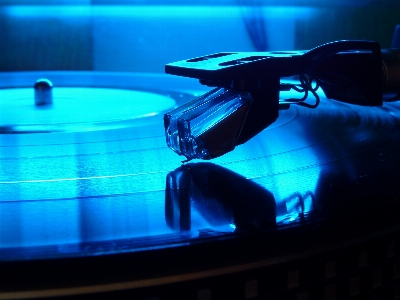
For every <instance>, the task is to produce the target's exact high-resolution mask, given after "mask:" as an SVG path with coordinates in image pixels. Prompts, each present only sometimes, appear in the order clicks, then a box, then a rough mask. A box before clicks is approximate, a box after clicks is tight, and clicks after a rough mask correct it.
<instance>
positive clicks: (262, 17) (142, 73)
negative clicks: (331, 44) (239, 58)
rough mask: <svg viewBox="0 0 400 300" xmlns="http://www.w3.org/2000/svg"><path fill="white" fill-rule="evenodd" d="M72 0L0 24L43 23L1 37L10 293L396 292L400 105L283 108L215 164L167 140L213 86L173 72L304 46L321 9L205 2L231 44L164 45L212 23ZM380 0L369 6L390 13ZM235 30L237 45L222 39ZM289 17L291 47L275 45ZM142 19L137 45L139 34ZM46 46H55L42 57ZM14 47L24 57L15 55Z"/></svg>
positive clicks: (1, 204)
mask: <svg viewBox="0 0 400 300" xmlns="http://www.w3.org/2000/svg"><path fill="white" fill-rule="evenodd" d="M67 2H68V1H66V2H65V3H63V4H61V5H59V3H55V4H52V5H49V4H48V3H47V2H46V1H42V2H40V1H39V2H38V4H40V5H39V6H30V7H28V6H25V5H24V4H26V3H24V1H20V2H19V1H16V2H12V3H11V2H8V1H0V14H1V16H4V18H0V20H1V21H0V26H8V28H11V29H14V30H18V28H19V26H21V23H20V22H23V23H22V24H25V25H26V24H29V25H30V26H29V27H25V29H24V30H21V31H20V32H19V33H20V35H21V36H22V37H24V38H21V39H17V38H15V37H11V35H10V34H9V33H8V32H6V33H2V34H4V35H5V37H6V39H5V40H6V41H7V42H6V43H5V44H3V46H0V49H2V51H4V53H5V55H4V56H3V57H5V58H6V59H1V58H0V66H1V73H0V270H1V271H0V299H20V298H57V297H70V298H73V297H88V298H90V297H92V298H97V297H99V296H104V295H105V296H109V297H115V298H117V297H118V298H128V297H129V298H132V297H134V298H136V299H177V298H179V299H353V298H354V299H368V298H371V299H379V297H380V298H382V299H398V298H399V297H400V281H399V280H400V261H399V247H400V244H399V242H400V241H399V230H400V223H399V218H398V211H399V208H400V201H399V198H400V189H399V183H400V174H399V171H398V169H399V166H400V156H399V155H398V153H400V102H386V103H384V104H383V105H382V106H377V107H367V106H358V105H354V104H348V103H344V102H339V101H335V100H330V99H327V97H326V95H325V94H324V92H323V91H322V90H321V89H319V90H317V91H316V94H317V96H318V97H319V98H320V104H319V106H318V107H317V108H316V109H310V108H308V107H303V106H296V105H291V107H290V108H289V109H284V110H280V111H279V117H278V118H277V119H276V121H275V122H273V123H272V124H271V125H270V126H268V127H267V128H266V129H264V130H261V131H260V132H259V133H258V134H257V135H255V136H254V137H252V138H251V139H249V140H248V141H247V142H245V143H242V144H241V145H238V146H237V147H236V148H235V149H234V150H233V151H230V152H228V153H226V154H224V155H220V156H218V157H216V158H213V159H212V160H207V161H202V160H198V159H194V160H192V161H190V162H188V163H184V164H182V158H181V157H179V156H178V155H177V154H176V153H174V152H173V151H171V150H170V149H169V148H168V147H167V144H166V138H165V130H164V127H163V117H164V114H166V113H167V112H169V111H171V110H173V109H174V108H176V107H178V106H181V105H183V104H185V103H187V102H188V101H190V100H192V99H193V98H195V97H197V96H200V95H202V94H204V93H206V92H208V91H210V90H211V88H210V87H208V86H204V85H200V84H199V83H198V82H197V81H196V80H194V79H189V78H185V77H177V76H171V75H166V74H163V73H161V72H160V70H158V68H159V67H160V66H161V69H162V68H163V66H164V65H165V64H167V63H170V62H172V61H178V60H181V59H188V58H190V57H200V56H204V55H207V54H209V53H217V52H220V51H231V48H233V47H236V49H235V51H238V52H240V51H266V50H268V51H274V50H278V49H276V47H282V46H283V48H281V49H280V50H282V49H286V50H291V48H293V49H294V48H298V46H299V47H300V46H303V44H302V43H304V41H303V42H302V41H300V42H298V43H299V44H296V45H295V43H296V36H295V35H294V32H300V31H301V30H302V29H304V28H305V27H307V26H309V23H308V22H311V21H313V22H314V21H315V18H316V16H318V15H320V14H324V13H325V10H324V8H321V7H319V6H318V4H314V6H312V4H313V3H311V2H310V7H308V8H305V7H302V8H299V7H294V6H290V5H286V4H284V5H285V6H287V7H286V12H287V14H288V15H287V16H286V17H288V18H289V17H290V18H292V19H293V18H294V16H295V15H296V17H295V18H294V19H295V20H294V21H293V20H292V21H289V20H288V19H285V15H284V14H281V17H280V18H277V17H276V14H278V12H281V10H280V9H282V8H281V7H280V8H279V7H278V8H276V7H274V6H264V5H262V3H261V2H260V3H259V2H257V3H255V2H254V3H253V2H251V3H250V2H249V3H247V2H246V3H240V4H241V6H240V5H239V6H233V5H227V4H226V3H223V1H221V3H219V4H220V5H219V6H218V7H216V8H212V7H211V6H210V5H211V4H210V5H205V4H197V9H198V15H197V16H198V17H199V18H200V17H201V19H202V20H203V21H204V19H206V17H205V15H208V20H209V22H210V24H213V22H217V21H216V19H218V17H220V16H218V13H219V14H220V13H221V12H222V11H227V13H226V14H225V15H223V16H224V18H225V19H226V20H225V21H226V23H225V25H226V27H224V26H222V27H223V28H222V29H221V31H218V30H216V32H215V33H214V34H210V39H211V40H212V39H216V40H218V39H219V41H220V42H219V43H216V44H215V45H216V46H215V47H214V48H212V44H213V43H209V44H207V45H203V46H202V48H200V49H199V48H198V47H196V45H193V47H190V46H188V47H186V48H185V47H182V49H181V50H179V51H177V50H176V51H166V49H167V45H166V44H167V42H171V41H172V42H173V41H174V38H172V37H170V38H169V39H168V35H162V36H161V37H160V36H157V32H158V31H157V30H155V29H157V28H158V29H160V28H159V27H157V26H160V27H163V26H164V29H166V31H168V32H169V34H172V35H173V33H174V30H177V27H179V26H178V25H179V24H191V25H192V26H195V25H196V26H197V25H198V26H200V28H201V26H205V25H204V24H203V23H201V24H203V25H199V23H196V22H199V20H193V15H191V14H193V12H192V11H193V8H192V7H190V6H189V4H187V3H184V5H179V6H176V5H177V4H176V3H174V2H173V1H170V2H168V4H167V6H165V5H164V6H163V5H160V4H159V3H155V2H154V3H152V5H148V6H147V5H144V4H143V3H139V4H137V3H135V1H132V3H131V2H129V3H127V2H126V3H125V2H124V1H119V2H118V3H115V4H116V5H115V6H107V5H104V4H106V2H107V1H92V2H91V5H89V4H88V3H82V6H72V5H70V3H67ZM239 2H240V1H239ZM71 3H72V2H71ZM113 3H114V2H113ZM168 5H170V6H171V7H168ZM224 5H227V6H226V7H225V6H224ZM343 5H346V4H338V7H336V8H335V7H334V8H332V9H333V11H339V10H340V11H341V10H343V9H344V8H343ZM374 5H375V4H373V3H368V5H367V8H366V9H367V10H370V11H374V10H378V11H380V12H382V11H384V8H383V7H378V8H376V7H374ZM394 5H395V4H394ZM175 6H176V7H175ZM173 8H175V9H173ZM212 9H215V11H214V14H210V11H212ZM296 9H298V10H296ZM345 9H346V11H347V12H346V13H345V14H350V13H354V12H356V11H358V9H361V8H360V7H358V6H357V5H355V7H346V8H345ZM61 11H63V14H60V12H61ZM155 11H157V12H158V13H159V16H163V18H160V19H159V22H161V25H156V24H157V22H154V19H153V17H154V16H155ZM177 12H179V16H178V17H179V18H181V19H180V20H179V22H178V23H174V22H172V21H171V20H172V19H175V18H177ZM189 12H190V13H189ZM274 12H275V13H276V14H275V15H274ZM298 12H302V14H298ZM186 14H187V15H186ZM202 14H203V15H202ZM272 15H274V16H275V17H271V16H272ZM185 16H186V17H185ZM238 20H240V22H239V21H238ZM387 23H388V25H387V26H391V29H390V33H392V29H393V26H392V25H393V24H389V23H390V21H387ZM40 24H47V25H49V24H53V25H54V24H56V25H57V26H58V28H59V32H58V33H55V32H54V31H52V30H51V29H49V28H45V30H43V31H40V30H38V29H40V28H41V29H43V27H40V26H41V25H40ZM171 24H172V25H171ZM385 24H386V23H385ZM267 25H268V26H267ZM322 25H323V24H322ZM322 25H321V26H322ZM121 26H123V27H124V28H126V31H124V32H122V33H121V32H118V31H116V30H115V29H116V28H120V27H121ZM165 26H166V27H165ZM230 26H233V28H236V29H237V31H236V32H237V41H236V42H237V44H232V43H233V42H232V39H231V38H229V39H227V40H229V42H227V41H225V40H224V39H221V38H220V37H218V35H219V34H221V32H222V33H225V30H227V31H229V30H230V29H231V28H232V27H230ZM265 26H266V27H265ZM280 26H281V27H282V28H283V29H282V30H284V31H285V33H287V39H286V40H287V43H288V44H285V45H282V43H284V42H283V41H282V39H278V38H277V39H276V43H275V44H274V43H273V42H271V43H269V41H270V40H267V39H265V36H267V37H268V36H269V37H270V36H271V35H273V33H271V30H272V29H270V28H277V27H280ZM385 26H386V25H385ZM29 28H30V29H29ZM133 28H137V29H138V31H137V32H136V35H137V37H138V38H137V39H135V40H133V41H131V42H126V40H125V39H126V38H122V35H126V34H127V32H128V31H129V30H130V29H133ZM257 28H258V29H257ZM263 28H267V30H266V31H265V30H264V29H263ZM353 29H354V28H353ZM367 29H368V30H371V28H367ZM179 30H182V29H181V28H180V29H179ZM269 30H270V31H269ZM189 31H190V30H189V27H188V28H187V32H186V31H183V32H184V33H185V34H186V33H187V34H188V35H190V34H189V33H188V32H189ZM354 32H356V31H354ZM354 32H353V33H354ZM371 32H373V31H371ZM175 33H176V32H175ZM202 34H204V32H203V31H201V30H199V36H200V37H201V36H202ZM337 34H339V33H337V32H335V33H334V34H333V36H330V38H332V40H333V39H336V38H335V36H334V35H337ZM29 35H32V36H34V37H36V38H38V40H36V41H33V40H29V39H28V40H27V36H29ZM42 35H44V36H42ZM57 35H61V36H62V38H61V39H59V38H56V36H57ZM120 35H121V36H120ZM41 36H42V37H41ZM78 37H79V38H78ZM86 37H90V40H91V44H88V43H86V42H82V41H85V40H87V39H86ZM275 37H276V34H275ZM298 37H303V35H301V34H299V35H298ZM366 37H367V38H370V36H366ZM379 37H380V36H379V35H378V38H376V40H378V39H379ZM187 38H188V40H187V41H186V42H188V41H192V40H191V39H190V38H189V37H187ZM319 38H320V37H318V35H317V36H316V41H314V42H313V46H315V45H317V44H322V43H320V41H319V40H318V39H319ZM343 38H347V37H346V36H344V37H343ZM360 38H364V36H362V37H360ZM110 39H111V42H110ZM163 39H164V40H163ZM199 39H200V40H201V38H199ZM63 40H64V41H67V42H65V44H63V42H62V41H63ZM72 40H75V41H76V45H78V46H76V45H75V44H74V43H71V41H72ZM203 41H204V40H203ZM324 42H326V41H324ZM29 43H32V47H31V48H26V47H18V48H15V47H16V46H22V45H27V44H29ZM42 43H51V46H52V48H51V50H52V51H54V53H52V54H51V55H49V53H48V52H47V51H48V49H47V50H46V49H44V50H43V52H40V51H39V52H36V51H35V50H34V49H35V47H39V48H40V46H41V45H42ZM130 43H132V44H130ZM140 43H149V44H147V45H146V46H140V45H141V44H140ZM163 43H166V44H163ZM193 43H195V42H194V41H193ZM230 43H231V44H230ZM82 45H83V46H82ZM149 45H153V46H154V48H157V47H158V49H162V51H164V52H163V53H164V55H160V53H157V52H156V51H157V50H154V49H153V48H152V47H149ZM122 46H126V47H122ZM156 46H157V47H156ZM160 46H163V47H164V48H163V47H160ZM305 46H306V47H305V48H312V46H310V47H307V46H308V45H305ZM13 47H14V48H13ZM76 47H80V48H81V51H80V52H79V53H78V52H76V51H75V50H76ZM146 47H149V49H151V50H148V51H147V52H146V51H145V50H144V49H145V48H146ZM224 47H227V48H224ZM301 48H303V47H301ZM305 48H303V49H305ZM133 49H135V50H136V51H137V52H136V54H137V56H136V57H131V58H129V57H130V56H128V53H129V52H130V51H133ZM17 50H18V51H17ZM13 51H17V52H18V55H19V54H21V53H24V55H21V56H20V57H21V58H20V60H19V62H18V63H15V62H16V61H17V60H13V59H14V58H15V55H14V54H15V53H14V54H13ZM111 52H113V53H114V54H115V55H114V56H111V55H109V54H110V53H111ZM150 52H151V53H150ZM178 52H179V53H178ZM66 53H69V54H70V56H69V58H67V59H65V60H62V59H60V58H61V57H63V56H64V55H66ZM77 53H78V54H77ZM130 55H132V53H131V54H130ZM133 56H134V55H133ZM27 57H29V58H35V59H34V60H31V62H29V63H28V62H27V60H28V59H27ZM106 57H109V58H108V59H105V58H106ZM127 57H128V58H127ZM88 58H89V59H88ZM149 58H151V59H149ZM146 59H147V60H146ZM144 61H146V63H143V62H144ZM10 62H14V64H12V63H10ZM24 66H28V67H24ZM295 80H296V78H287V79H285V80H284V81H285V83H287V84H293V83H294V82H295ZM281 94H282V95H283V96H284V98H285V99H289V98H296V97H298V94H297V92H294V91H284V92H282V93H281Z"/></svg>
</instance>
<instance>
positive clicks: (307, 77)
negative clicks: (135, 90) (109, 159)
mask: <svg viewBox="0 0 400 300" xmlns="http://www.w3.org/2000/svg"><path fill="white" fill-rule="evenodd" d="M165 72H166V73H168V74H172V75H179V76H185V77H191V78H197V79H199V80H200V83H201V84H204V85H207V86H210V87H216V88H215V89H214V90H212V91H210V92H208V93H206V94H204V95H203V96H200V97H198V98H196V99H194V100H193V101H191V102H188V103H186V104H184V105H183V106H181V107H178V108H176V109H174V110H173V111H171V112H169V113H167V114H166V115H165V116H164V126H165V130H166V137H167V144H168V146H169V147H170V148H171V149H173V150H174V151H175V152H177V153H178V154H180V155H184V156H186V158H187V159H188V160H191V159H194V158H202V159H212V158H215V157H218V156H221V155H223V154H225V153H227V152H229V151H231V150H233V149H234V148H235V146H236V145H240V144H243V143H245V142H247V141H248V140H249V139H251V138H252V137H254V136H255V135H256V134H258V133H259V132H260V131H262V130H263V129H265V128H266V127H268V126H269V125H270V124H272V123H273V122H275V120H276V119H277V118H278V115H279V110H280V109H287V108H289V107H290V105H292V104H296V105H301V106H305V107H309V108H315V107H317V106H318V104H319V101H320V99H319V96H318V94H317V89H318V88H319V87H321V89H322V90H323V91H324V93H325V95H326V97H327V98H329V99H335V100H338V101H342V102H347V103H351V104H357V105H364V106H380V105H382V103H383V100H385V101H393V100H397V99H400V50H399V49H383V50H381V48H380V45H379V43H377V42H372V41H337V42H332V43H328V44H324V45H322V46H319V47H316V48H314V49H311V50H310V51H280V52H239V53H217V54H211V55H206V56H202V57H197V58H193V59H188V60H183V61H179V62H175V63H171V64H168V65H166V66H165ZM290 76H298V79H299V81H300V82H299V84H289V83H281V82H280V79H281V78H282V77H290ZM291 89H293V90H296V91H298V92H301V93H303V96H302V97H301V98H299V99H284V100H280V97H279V95H280V91H288V90H291ZM309 94H312V95H313V97H314V98H315V103H311V104H310V103H309V102H305V100H306V99H307V98H308V96H309Z"/></svg>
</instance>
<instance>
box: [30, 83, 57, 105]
mask: <svg viewBox="0 0 400 300" xmlns="http://www.w3.org/2000/svg"><path fill="white" fill-rule="evenodd" d="M33 88H34V90H35V105H36V106H44V105H51V104H52V103H53V92H52V89H53V84H52V82H51V81H50V80H48V79H44V78H41V79H38V80H37V81H36V83H35V85H34V86H33Z"/></svg>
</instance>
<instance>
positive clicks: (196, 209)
mask: <svg viewBox="0 0 400 300" xmlns="http://www.w3.org/2000/svg"><path fill="white" fill-rule="evenodd" d="M165 218H166V222H167V225H168V226H169V227H170V228H172V229H174V230H179V231H186V230H191V229H194V227H195V226H194V225H195V223H196V222H199V219H201V220H204V222H206V223H208V225H210V229H214V230H216V231H218V230H219V228H224V227H225V228H226V227H230V228H232V231H235V232H242V231H257V230H265V229H273V228H275V227H276V205H275V198H274V196H273V195H272V193H271V192H270V191H268V190H266V189H265V188H263V187H262V186H260V185H258V184H256V183H254V182H252V181H251V180H248V179H246V178H245V177H243V176H241V175H239V174H237V173H235V172H232V171H231V170H228V169H226V168H223V167H221V166H218V165H215V164H212V163H190V164H186V165H182V166H181V167H179V168H177V169H175V170H174V171H172V172H170V173H168V175H167V178H166V189H165Z"/></svg>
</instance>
